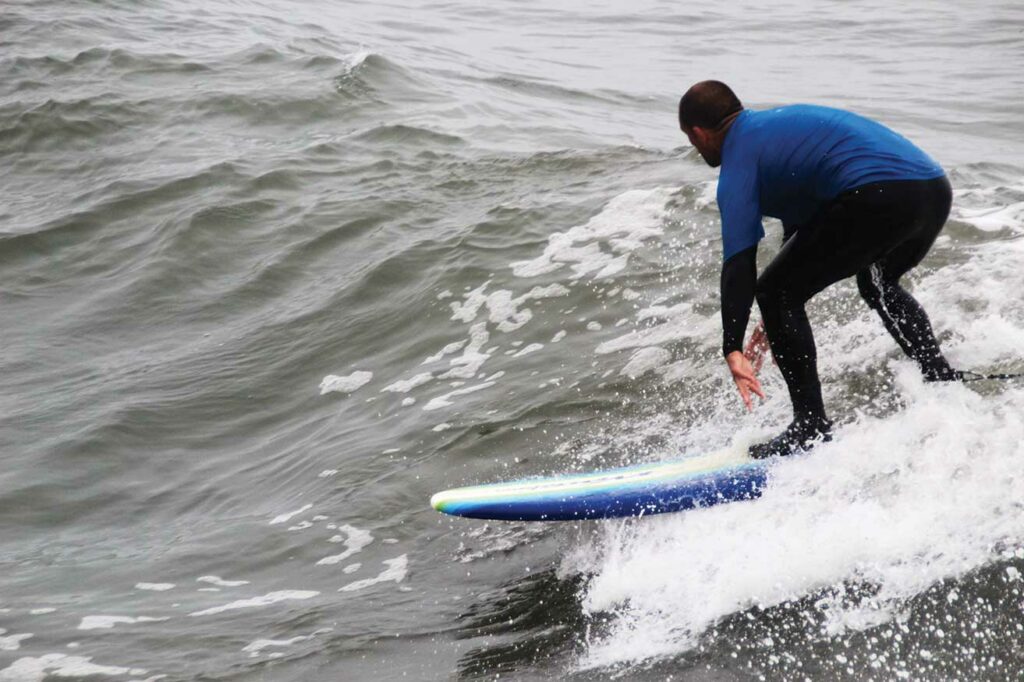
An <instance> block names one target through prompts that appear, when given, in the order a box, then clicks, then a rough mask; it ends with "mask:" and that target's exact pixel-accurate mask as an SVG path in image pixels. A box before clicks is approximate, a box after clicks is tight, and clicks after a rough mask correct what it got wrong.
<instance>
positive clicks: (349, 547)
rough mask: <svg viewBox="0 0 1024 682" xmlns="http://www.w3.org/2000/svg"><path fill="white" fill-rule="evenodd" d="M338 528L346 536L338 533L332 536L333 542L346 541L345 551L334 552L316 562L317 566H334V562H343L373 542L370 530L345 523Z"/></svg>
mask: <svg viewBox="0 0 1024 682" xmlns="http://www.w3.org/2000/svg"><path fill="white" fill-rule="evenodd" d="M338 530H340V531H341V532H343V533H344V534H345V536H344V537H342V536H340V535H336V536H334V537H333V538H331V542H344V543H345V551H344V552H342V553H341V554H333V555H331V556H326V557H324V558H323V559H321V560H320V561H318V562H316V565H317V566H333V565H334V564H338V563H341V562H342V561H344V560H345V559H348V558H349V557H350V556H352V555H353V554H356V553H358V552H361V551H362V550H363V548H364V547H366V546H368V545H369V544H370V543H372V542H373V535H371V534H370V533H369V532H368V531H365V530H361V529H359V528H356V527H355V526H350V525H348V524H345V525H342V526H338Z"/></svg>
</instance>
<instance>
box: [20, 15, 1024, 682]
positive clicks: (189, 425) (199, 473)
mask: <svg viewBox="0 0 1024 682" xmlns="http://www.w3.org/2000/svg"><path fill="white" fill-rule="evenodd" d="M1022 27H1024V8H1022V6H1021V5H1020V3H1017V2H997V1H985V2H976V3H960V4H955V3H947V2H937V1H936V2H929V1H925V0H915V1H912V2H908V3H890V2H885V3H883V2H861V3H840V2H830V3H814V2H808V1H805V0H796V1H792V2H781V3H773V4H765V3H747V2H744V3H719V4H717V5H716V4H711V5H708V4H704V5H699V6H698V5H692V6H688V5H684V4H680V3H670V2H663V1H659V0H639V1H638V2H623V1H621V0H605V1H603V2H579V1H565V2H554V3H542V2H537V1H535V0H524V1H522V2H515V3H492V4H481V3H470V2H461V1H459V0H456V1H454V2H415V1H410V0H397V1H395V2H387V3H355V2H350V1H348V0H342V1H340V2H327V1H326V0H314V1H312V2H287V1H285V0H280V1H278V2H270V1H264V2H247V1H241V0H240V1H232V2H216V3H202V2H193V1H188V0H167V1H163V2H161V1H156V0H144V1H132V2H110V1H107V0H95V1H90V2H68V1H60V0H57V1H52V2H39V1H35V0H32V1H28V2H7V3H4V5H3V7H2V8H0V158H2V163H0V318H2V320H3V325H2V329H3V332H2V335H0V375H2V377H3V381H2V383H0V680H5V681H6V680H44V679H90V680H92V679H110V680H129V679H134V680H156V679H160V680H166V681H171V680H234V679H239V680H242V679H261V680H321V679H323V680H328V679H330V680H340V679H343V680H362V679H382V680H398V679H417V680H429V679H483V678H497V677H499V676H500V677H502V678H512V679H551V678H570V679H580V680H583V679H587V680H590V679H623V678H625V679H652V680H653V679H658V680H663V679H675V680H747V679H804V678H809V679H850V680H866V679H896V678H909V679H938V678H943V679H1007V678H1017V677H1020V676H1021V675H1022V674H1024V650H1022V649H1021V647H1020V641H1021V632H1022V628H1024V592H1022V589H1021V583H1020V577H1021V571H1022V570H1024V509H1022V506H1021V500H1022V499H1024V474H1022V473H1021V461H1022V457H1024V447H1022V445H1021V443H1022V442H1024V420H1022V418H1021V414H1024V389H1022V387H1021V386H1019V385H1016V386H1015V385H1012V384H1008V385H997V386H991V385H988V386H986V385H980V384H979V385H974V386H940V387H934V386H925V385H923V384H922V383H921V382H920V379H919V378H918V377H917V376H916V374H915V372H914V370H913V367H910V366H909V363H908V362H907V361H906V360H905V359H903V358H901V357H900V355H899V353H898V350H897V349H896V347H895V344H893V343H892V341H891V340H890V339H888V337H886V336H885V333H884V331H883V330H882V328H881V325H880V324H879V323H878V322H877V320H874V319H872V318H871V316H870V314H869V312H868V311H867V310H866V308H865V307H864V306H863V305H862V304H861V303H860V302H859V301H858V300H857V298H856V293H855V291H854V289H853V287H852V286H850V285H849V284H843V285H840V286H837V287H835V288H834V289H832V290H830V291H829V292H828V293H827V294H826V295H823V296H822V297H820V299H818V300H815V302H814V303H813V304H812V306H811V315H812V318H813V319H814V320H815V323H816V328H817V334H818V344H819V351H820V354H821V356H822V373H823V376H824V379H825V383H826V393H827V400H828V403H829V406H830V409H831V410H832V413H833V416H834V417H835V418H837V419H838V420H839V422H840V423H841V427H840V429H839V438H837V441H836V442H835V443H833V444H830V445H828V446H823V447H822V448H821V449H820V451H819V452H818V453H816V454H815V455H814V456H813V457H807V458H802V459H797V460H794V461H788V462H784V463H780V464H779V466H778V467H777V469H778V471H777V473H776V477H775V479H774V482H773V486H772V488H771V489H770V490H769V492H768V493H767V494H766V495H765V497H764V498H763V499H762V500H759V501H756V502H751V503H746V504H742V505H728V506H725V507H719V508H715V509H709V510H702V511H698V512H693V513H690V514H684V515H672V516H666V517H659V518H649V519H640V520H631V521H625V522H623V521H614V522H589V523H580V524H562V525H551V526H545V525H528V524H517V523H483V522H475V521H466V520H460V519H451V518H446V517H442V516H441V515H439V514H437V513H435V512H433V511H432V510H431V509H430V508H429V506H428V499H429V497H430V495H431V494H432V493H434V492H436V491H438V490H440V489H443V488H446V487H451V486H454V485H461V484H469V483H478V482H485V481H496V480H506V479H511V478H513V477H518V476H528V475H537V474H548V473H557V472H565V471H574V470H588V469H593V468H597V467H599V466H606V465H608V466H610V465H619V464H627V463H635V462H644V461H656V460H660V459H668V458H672V457H681V456H685V455H687V454H695V453H699V452H706V451H709V450H712V449H719V448H730V447H731V448H742V447H744V446H745V445H746V444H747V443H749V442H752V441H753V440H755V439H756V438H759V437H763V436H765V435H770V434H771V433H772V431H773V430H776V429H778V428H779V427H780V426H781V425H782V424H784V423H785V422H786V420H787V418H788V405H787V401H786V399H785V395H784V391H783V388H782V384H781V381H780V378H779V376H778V373H777V371H776V370H774V369H773V368H771V367H768V368H767V369H766V370H765V381H766V387H767V388H768V390H769V398H768V400H767V401H766V403H765V404H763V405H762V406H760V407H759V408H758V409H757V410H756V411H755V412H753V413H752V414H745V413H743V411H742V410H741V409H740V405H739V402H738V400H737V399H736V397H735V396H734V395H733V393H732V391H731V389H730V383H729V382H728V381H727V378H726V376H725V374H724V367H723V364H722V362H721V360H720V358H719V352H718V345H719V333H720V332H719V326H718V318H717V315H718V309H717V299H716V287H717V276H718V264H719V261H720V255H719V247H718V243H717V230H718V223H717V209H716V207H715V205H714V202H713V196H714V179H715V173H714V172H713V171H711V170H710V169H708V168H707V167H706V166H704V165H703V162H702V161H701V160H700V159H699V157H698V156H697V155H696V154H695V153H694V152H693V151H692V150H691V149H690V148H689V146H688V145H687V144H686V141H685V139H684V138H683V137H682V135H681V134H680V133H679V131H678V130H677V128H676V125H675V120H674V117H675V104H676V101H677V98H678V96H679V94H680V93H681V92H682V91H683V90H684V89H685V88H686V87H687V86H688V85H689V84H690V83H692V82H694V81H696V80H700V79H703V78H708V77H717V78H720V79H723V80H725V81H727V82H729V83H730V84H732V85H733V86H734V88H735V89H736V91H737V92H738V94H739V95H740V97H741V98H742V99H743V100H744V101H745V103H746V104H747V105H748V106H753V107H755V108H758V107H767V106H773V105H777V104H784V103H790V102H798V101H803V102H815V103H822V104H828V105H833V106H840V107H848V108H851V109H854V110H856V111H859V112H861V113H864V114H867V115H870V116H873V117H876V118H878V119H880V120H882V121H883V122H885V123H887V124H888V125H890V126H892V127H894V128H896V129H897V130H899V131H901V132H902V133H904V134H905V135H907V136H909V137H910V138H911V139H913V140H915V141H916V142H918V143H919V144H920V145H921V146H922V147H923V148H925V149H926V150H928V151H929V152H930V153H931V154H932V155H933V156H935V157H936V158H937V159H938V160H939V161H940V162H941V163H942V164H943V165H944V166H945V167H946V168H947V169H948V171H949V174H950V177H951V178H952V180H953V184H954V187H955V189H956V193H957V194H956V200H955V207H954V216H953V218H952V219H951V220H950V222H949V224H948V226H947V229H946V232H945V234H944V236H943V237H941V238H940V240H939V242H938V243H937V244H936V247H935V249H934V251H933V253H932V254H931V255H930V256H929V258H928V259H927V260H926V261H925V263H924V264H922V266H921V268H919V269H918V270H917V271H916V272H915V273H914V274H913V276H912V277H911V278H910V280H911V285H912V286H913V287H914V288H915V290H916V291H917V292H918V295H919V296H920V297H921V300H922V301H923V302H924V303H925V305H926V307H927V308H928V309H929V311H930V312H931V314H932V319H933V322H934V323H935V326H936V328H937V329H938V331H939V334H940V337H941V339H942V340H943V342H944V344H945V346H946V348H947V350H948V354H949V356H950V357H951V358H952V359H953V360H954V361H955V362H957V363H958V364H961V365H963V366H965V367H973V368H978V369H985V370H1004V371H1022V370H1024V350H1022V348H1024V300H1022V297H1021V291H1024V268H1022V267H1021V265H1022V263H1024V142H1022V140H1024V119H1022V116H1021V114H1022V111H1024V99H1022V95H1024V32H1022ZM768 231H769V240H768V241H769V242H770V243H769V244H768V247H767V248H766V249H765V250H764V254H762V255H763V258H767V257H770V255H771V252H772V250H773V248H774V243H775V242H776V241H777V237H778V235H779V229H778V226H777V225H772V224H771V223H769V225H768Z"/></svg>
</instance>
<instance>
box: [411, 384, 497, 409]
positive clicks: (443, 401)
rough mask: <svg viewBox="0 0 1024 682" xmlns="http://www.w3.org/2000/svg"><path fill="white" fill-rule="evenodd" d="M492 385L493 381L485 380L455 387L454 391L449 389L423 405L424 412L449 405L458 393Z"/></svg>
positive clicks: (464, 393)
mask: <svg viewBox="0 0 1024 682" xmlns="http://www.w3.org/2000/svg"><path fill="white" fill-rule="evenodd" d="M493 385H494V382H493V381H485V382H483V383H480V384H474V385H473V386H466V387H465V388H457V389H455V390H454V391H449V392H448V393H445V394H444V395H439V396H437V397H436V398H434V399H433V400H431V401H430V402H428V403H427V404H426V405H424V406H423V411H424V412H431V411H433V410H440V409H441V408H442V407H449V406H450V405H451V404H452V398H455V397H457V396H460V395H468V394H470V393H476V392H477V391H482V390H483V389H485V388H490V387H491V386H493Z"/></svg>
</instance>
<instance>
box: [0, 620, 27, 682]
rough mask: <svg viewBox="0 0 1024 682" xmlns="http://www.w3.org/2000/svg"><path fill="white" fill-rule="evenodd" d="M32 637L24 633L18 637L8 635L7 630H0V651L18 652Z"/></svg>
mask: <svg viewBox="0 0 1024 682" xmlns="http://www.w3.org/2000/svg"><path fill="white" fill-rule="evenodd" d="M31 637H32V633H31V632H23V633H21V634H17V635H8V634H7V630H5V629H3V628H0V651H17V650H18V649H20V648H21V643H22V642H24V641H25V640H26V639H29V638H31ZM0 679H2V678H0Z"/></svg>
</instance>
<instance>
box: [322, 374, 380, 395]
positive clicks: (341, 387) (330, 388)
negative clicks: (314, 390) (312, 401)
mask: <svg viewBox="0 0 1024 682" xmlns="http://www.w3.org/2000/svg"><path fill="white" fill-rule="evenodd" d="M371 379H373V372H365V371H356V372H353V373H352V374H349V375H348V376H338V375H337V374H328V375H327V376H325V377H324V378H323V381H321V382H320V395H324V394H325V393H352V392H353V391H357V390H359V389H360V388H362V387H363V386H365V385H366V384H368V383H370V380H371Z"/></svg>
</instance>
